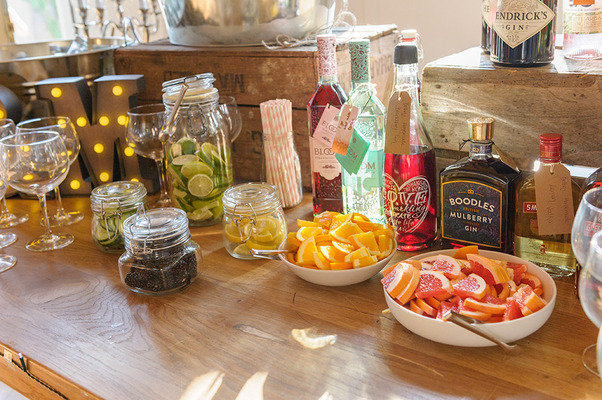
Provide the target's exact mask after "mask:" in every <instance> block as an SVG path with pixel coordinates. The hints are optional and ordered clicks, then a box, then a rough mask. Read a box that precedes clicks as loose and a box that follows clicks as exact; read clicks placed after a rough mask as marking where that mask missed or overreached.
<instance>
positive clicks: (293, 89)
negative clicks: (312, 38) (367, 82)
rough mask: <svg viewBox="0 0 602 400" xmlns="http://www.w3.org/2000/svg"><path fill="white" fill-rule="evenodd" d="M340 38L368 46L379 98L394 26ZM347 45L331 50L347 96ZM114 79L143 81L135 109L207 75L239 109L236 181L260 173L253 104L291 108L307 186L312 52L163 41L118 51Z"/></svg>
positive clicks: (361, 29)
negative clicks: (139, 77) (179, 83)
mask: <svg viewBox="0 0 602 400" xmlns="http://www.w3.org/2000/svg"><path fill="white" fill-rule="evenodd" d="M335 33H336V34H337V36H339V37H340V38H368V39H370V41H371V42H370V62H371V72H372V81H373V83H375V84H376V88H377V91H378V93H379V96H382V93H383V92H384V89H385V85H386V82H387V77H388V74H389V70H390V69H391V67H392V65H393V51H394V48H395V45H396V44H397V27H396V26H395V25H381V26H357V27H355V29H354V30H353V31H352V32H351V31H337V32H335ZM348 47H349V46H348V45H347V44H346V43H343V44H340V45H338V46H337V62H338V71H339V80H340V81H341V83H342V85H343V87H344V88H345V89H346V90H347V91H349V89H350V86H351V83H350V77H351V62H350V58H349V51H348ZM114 59H115V70H116V73H118V74H143V75H144V77H145V80H146V91H145V92H143V93H141V95H140V96H139V100H140V102H143V103H150V102H161V83H162V82H164V81H167V80H170V79H175V78H179V77H183V76H187V75H192V74H198V73H203V72H212V73H213V75H214V76H215V78H216V82H215V86H216V87H217V88H218V90H219V92H220V94H222V95H228V96H234V97H235V98H236V101H237V103H238V104H239V107H240V111H241V115H242V119H243V131H242V132H241V134H240V136H239V137H238V139H237V140H236V142H235V144H234V148H233V150H234V152H233V154H234V157H233V160H234V169H235V174H236V177H237V178H238V179H241V180H249V181H252V180H259V179H260V174H259V173H260V170H261V159H262V156H261V149H262V139H261V132H262V128H261V117H260V114H259V104H260V103H261V102H263V101H267V100H271V99H276V98H285V99H289V100H291V102H292V104H293V130H294V133H295V144H296V145H297V152H298V153H299V158H300V160H301V168H302V171H303V186H304V187H305V188H309V187H311V176H310V161H309V150H308V146H309V143H308V140H307V135H308V127H307V112H306V108H305V107H306V104H307V101H308V100H309V99H310V97H311V95H312V94H313V92H314V90H315V88H316V84H317V82H318V65H317V48H316V46H315V45H307V46H302V47H296V48H290V49H278V50H269V49H266V48H264V47H202V48H197V47H186V46H176V45H172V44H170V43H169V42H168V41H167V40H163V41H158V42H154V43H149V44H143V45H138V46H134V47H124V48H120V49H117V50H116V51H115V55H114Z"/></svg>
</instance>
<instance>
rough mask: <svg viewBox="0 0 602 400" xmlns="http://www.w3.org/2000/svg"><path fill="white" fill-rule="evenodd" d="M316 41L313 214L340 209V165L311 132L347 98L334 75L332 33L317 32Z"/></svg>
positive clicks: (311, 107)
mask: <svg viewBox="0 0 602 400" xmlns="http://www.w3.org/2000/svg"><path fill="white" fill-rule="evenodd" d="M317 43H318V73H319V75H320V80H319V82H318V87H317V89H316V91H315V92H314V94H313V95H312V96H311V99H310V100H309V102H308V103H307V116H308V121H309V150H310V152H311V153H310V161H311V181H312V194H313V209H314V215H317V214H319V213H321V212H323V211H336V212H343V192H342V189H341V165H340V164H339V162H338V160H337V159H336V157H335V153H334V152H333V151H332V150H331V149H330V148H328V147H327V146H325V145H324V144H322V143H321V142H319V141H318V140H316V139H314V137H313V134H314V131H315V130H316V127H317V126H318V122H319V121H320V118H321V117H322V114H323V113H324V110H326V108H327V107H328V106H329V105H330V106H333V107H336V108H338V109H340V108H341V107H342V106H343V104H344V103H345V102H346V101H347V94H346V93H345V91H344V90H343V88H342V87H341V85H340V83H339V80H338V78H337V56H336V37H335V35H330V34H327V35H318V36H317Z"/></svg>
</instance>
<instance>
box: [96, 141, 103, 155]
mask: <svg viewBox="0 0 602 400" xmlns="http://www.w3.org/2000/svg"><path fill="white" fill-rule="evenodd" d="M94 151H95V152H96V153H98V154H100V153H102V152H103V151H105V147H104V146H103V145H102V143H96V144H95V145H94Z"/></svg>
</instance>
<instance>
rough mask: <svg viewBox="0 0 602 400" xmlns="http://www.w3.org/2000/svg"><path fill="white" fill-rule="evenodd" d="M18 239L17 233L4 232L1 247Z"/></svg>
mask: <svg viewBox="0 0 602 400" xmlns="http://www.w3.org/2000/svg"><path fill="white" fill-rule="evenodd" d="M16 241H17V235H15V234H14V233H3V234H1V235H0V249H2V248H4V247H6V246H10V245H11V244H13V243H15V242H16Z"/></svg>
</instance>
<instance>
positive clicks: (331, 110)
mask: <svg viewBox="0 0 602 400" xmlns="http://www.w3.org/2000/svg"><path fill="white" fill-rule="evenodd" d="M338 117H339V109H338V108H336V107H334V106H331V105H330V104H329V105H328V106H327V107H326V110H324V112H323V113H322V116H321V117H320V121H318V126H316V130H315V131H314V139H316V140H317V141H318V142H320V143H322V144H323V145H324V146H326V147H328V148H329V149H330V148H331V147H332V144H333V143H334V137H335V136H336V134H337V126H338Z"/></svg>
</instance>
